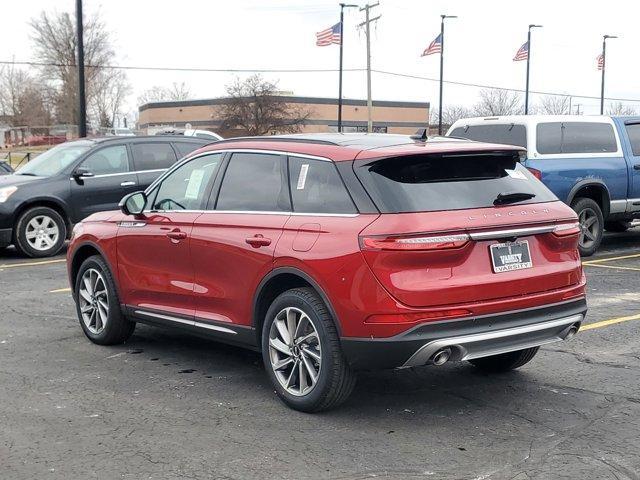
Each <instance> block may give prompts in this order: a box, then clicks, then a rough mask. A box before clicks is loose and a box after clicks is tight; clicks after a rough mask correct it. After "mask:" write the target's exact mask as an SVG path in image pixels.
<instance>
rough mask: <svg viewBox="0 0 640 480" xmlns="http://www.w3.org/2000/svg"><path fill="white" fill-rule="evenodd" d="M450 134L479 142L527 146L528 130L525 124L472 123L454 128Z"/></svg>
mask: <svg viewBox="0 0 640 480" xmlns="http://www.w3.org/2000/svg"><path fill="white" fill-rule="evenodd" d="M450 136H452V137H461V138H468V139H469V140H476V141H478V142H487V143H499V144H501V145H517V146H519V147H526V146H527V130H526V129H525V127H524V125H513V124H492V125H470V126H465V127H458V128H456V129H454V130H453V131H452V132H451V133H450Z"/></svg>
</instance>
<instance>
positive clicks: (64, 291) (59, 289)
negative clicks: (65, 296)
mask: <svg viewBox="0 0 640 480" xmlns="http://www.w3.org/2000/svg"><path fill="white" fill-rule="evenodd" d="M70 291H71V288H69V287H67V288H57V289H55V290H50V291H49V293H67V292H70Z"/></svg>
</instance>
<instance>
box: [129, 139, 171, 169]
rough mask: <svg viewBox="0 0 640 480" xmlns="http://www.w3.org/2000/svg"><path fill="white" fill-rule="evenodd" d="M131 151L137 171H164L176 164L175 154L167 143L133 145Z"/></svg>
mask: <svg viewBox="0 0 640 480" xmlns="http://www.w3.org/2000/svg"><path fill="white" fill-rule="evenodd" d="M131 150H132V152H133V162H134V164H135V166H136V170H138V171H141V170H159V169H165V168H169V167H170V166H171V165H173V164H174V163H175V162H176V154H175V152H174V151H173V148H171V145H170V144H169V143H135V144H133V145H131Z"/></svg>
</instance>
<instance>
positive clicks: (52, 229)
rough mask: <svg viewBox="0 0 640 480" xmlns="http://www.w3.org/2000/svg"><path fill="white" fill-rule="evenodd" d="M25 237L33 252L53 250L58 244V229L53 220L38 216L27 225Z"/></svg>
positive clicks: (45, 216)
mask: <svg viewBox="0 0 640 480" xmlns="http://www.w3.org/2000/svg"><path fill="white" fill-rule="evenodd" d="M25 237H26V239H27V241H28V242H29V245H30V246H31V247H32V248H33V249H34V250H38V251H39V252H42V251H45V250H49V249H51V248H53V246H54V245H55V244H56V243H58V239H59V238H60V229H59V228H58V225H57V224H56V222H55V221H54V220H53V218H51V217H49V216H47V215H38V216H36V217H33V218H32V219H31V220H30V221H29V223H27V229H26V231H25Z"/></svg>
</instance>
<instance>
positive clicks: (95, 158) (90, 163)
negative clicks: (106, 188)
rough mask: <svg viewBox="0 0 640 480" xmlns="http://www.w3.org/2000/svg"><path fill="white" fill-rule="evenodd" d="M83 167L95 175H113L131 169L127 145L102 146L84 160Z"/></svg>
mask: <svg viewBox="0 0 640 480" xmlns="http://www.w3.org/2000/svg"><path fill="white" fill-rule="evenodd" d="M81 166H82V168H85V169H86V170H87V171H89V172H91V173H93V174H94V175H111V174H115V173H125V172H128V171H129V157H128V155H127V147H126V146H125V145H114V146H113V147H105V148H101V149H100V150H98V151H97V152H95V153H92V154H91V155H89V156H88V157H87V159H86V160H85V161H84V162H82V165H81Z"/></svg>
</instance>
